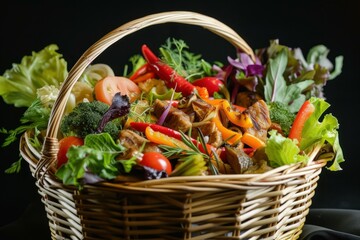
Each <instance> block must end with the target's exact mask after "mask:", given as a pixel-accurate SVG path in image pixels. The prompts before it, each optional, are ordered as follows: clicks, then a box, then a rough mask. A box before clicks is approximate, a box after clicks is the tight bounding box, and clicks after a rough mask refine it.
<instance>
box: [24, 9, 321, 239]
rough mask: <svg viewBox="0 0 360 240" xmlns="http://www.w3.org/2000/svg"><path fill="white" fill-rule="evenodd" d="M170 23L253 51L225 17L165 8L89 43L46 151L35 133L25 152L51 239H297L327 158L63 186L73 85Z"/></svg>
mask: <svg viewBox="0 0 360 240" xmlns="http://www.w3.org/2000/svg"><path fill="white" fill-rule="evenodd" d="M167 22H175V23H184V24H190V25H197V26H201V27H204V28H206V29H208V30H209V31H211V32H213V33H215V34H217V35H219V36H221V37H222V38H224V39H225V40H227V41H228V42H229V43H231V44H232V45H234V46H235V47H236V48H239V49H242V50H243V51H244V52H246V53H248V54H249V55H250V56H252V57H254V53H253V51H252V49H251V48H250V47H249V46H248V45H247V44H246V42H245V41H244V40H243V39H242V38H241V37H240V36H239V35H238V34H237V33H236V32H234V31H233V30H232V29H230V28H229V27H228V26H226V25H224V24H223V23H221V22H219V21H217V20H215V19H213V18H210V17H208V16H204V15H202V14H198V13H193V12H178V11H176V12H165V13H159V14H153V15H149V16H146V17H143V18H140V19H137V20H134V21H131V22H128V23H126V24H124V25H122V26H120V27H119V28H117V29H115V30H114V31H112V32H110V33H109V34H107V35H105V36H104V37H103V38H101V39H100V40H99V41H98V42H96V43H95V44H94V45H93V46H91V47H90V48H89V49H88V50H87V51H86V52H85V53H84V54H83V56H82V57H81V58H80V59H79V60H78V62H77V63H76V64H75V65H74V67H73V68H72V69H71V71H70V72H69V76H68V78H67V79H66V80H65V83H64V85H63V87H62V88H61V90H60V94H59V97H58V99H57V101H56V103H55V105H54V108H53V111H52V114H51V118H50V121H49V125H48V129H47V133H46V137H45V142H44V146H43V150H42V151H41V152H40V153H39V152H37V151H36V150H35V149H33V148H32V147H31V144H30V142H29V134H30V133H25V134H24V135H23V136H22V138H21V141H20V152H21V154H22V156H23V158H24V159H25V160H26V161H27V162H28V163H29V166H30V170H31V172H32V174H33V176H34V177H35V178H36V185H37V187H38V189H39V194H40V195H41V199H42V202H43V203H44V205H45V209H46V213H47V217H48V220H49V227H50V230H51V238H52V239H89V240H95V239H98V240H100V239H297V238H298V237H299V235H300V234H301V229H302V226H303V224H304V222H305V218H306V215H307V214H308V209H309V207H310V205H311V199H312V197H313V195H314V192H315V188H316V186H317V181H318V179H319V174H320V173H321V170H322V167H323V166H324V165H325V161H321V160H319V159H317V160H314V161H312V163H311V164H309V165H308V166H305V167H304V166H302V165H300V164H295V165H291V166H283V167H279V168H276V169H273V170H271V171H269V172H266V173H263V174H242V175H241V174H238V175H217V176H196V177H171V178H166V179H159V180H147V181H141V182H114V183H111V182H106V183H100V184H96V185H86V186H85V187H84V189H83V190H82V191H79V190H78V189H77V188H74V187H71V186H65V185H63V184H62V183H61V182H60V181H59V180H57V178H56V177H55V176H54V169H53V167H52V165H53V164H54V163H55V162H56V154H57V151H58V139H57V134H58V129H59V125H60V120H61V118H62V115H63V112H64V108H65V105H66V101H67V98H68V96H69V94H70V91H71V89H72V87H73V85H74V84H75V83H76V81H77V80H78V79H79V78H80V76H81V74H82V73H83V72H84V70H85V68H86V67H87V66H88V65H89V64H90V63H91V62H92V61H93V60H94V59H95V58H96V57H97V56H99V55H100V54H101V53H102V52H103V51H104V50H105V49H107V48H108V47H109V46H111V45H112V44H113V43H115V42H116V41H118V40H120V39H121V38H123V37H125V36H126V35H129V34H131V33H133V32H135V31H138V30H141V29H143V28H145V27H148V26H151V25H156V24H162V23H167Z"/></svg>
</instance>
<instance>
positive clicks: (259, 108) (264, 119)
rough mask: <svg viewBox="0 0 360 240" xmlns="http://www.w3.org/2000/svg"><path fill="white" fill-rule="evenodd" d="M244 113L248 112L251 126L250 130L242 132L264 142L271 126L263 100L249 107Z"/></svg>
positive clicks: (246, 129)
mask: <svg viewBox="0 0 360 240" xmlns="http://www.w3.org/2000/svg"><path fill="white" fill-rule="evenodd" d="M246 111H248V112H249V114H250V117H251V120H252V122H253V126H252V127H250V128H245V129H244V131H245V132H248V133H250V134H252V135H254V136H256V137H258V138H260V139H261V140H263V141H264V142H265V141H266V138H267V132H268V129H269V128H270V126H271V120H270V113H269V109H268V106H267V105H266V103H265V102H264V100H259V101H257V102H256V103H254V104H253V105H251V106H250V107H249V108H248V109H247V110H246Z"/></svg>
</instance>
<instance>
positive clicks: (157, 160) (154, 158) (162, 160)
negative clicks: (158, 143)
mask: <svg viewBox="0 0 360 240" xmlns="http://www.w3.org/2000/svg"><path fill="white" fill-rule="evenodd" d="M140 164H141V165H143V166H146V167H150V168H153V169H156V170H158V171H163V170H165V172H166V173H167V174H168V175H170V173H171V172H172V166H171V163H170V161H169V159H167V157H165V156H164V155H163V154H161V153H159V152H145V153H144V155H143V157H142V160H141V162H140Z"/></svg>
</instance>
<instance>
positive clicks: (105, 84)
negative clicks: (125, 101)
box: [94, 76, 141, 105]
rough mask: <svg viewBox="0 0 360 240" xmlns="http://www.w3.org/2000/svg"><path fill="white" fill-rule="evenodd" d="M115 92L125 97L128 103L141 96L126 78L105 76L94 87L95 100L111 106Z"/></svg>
mask: <svg viewBox="0 0 360 240" xmlns="http://www.w3.org/2000/svg"><path fill="white" fill-rule="evenodd" d="M117 92H120V93H121V95H127V96H128V97H129V99H130V102H134V101H135V100H136V99H137V98H139V96H140V94H141V90H140V88H139V87H138V85H137V84H136V83H134V82H133V81H131V80H130V79H128V78H126V77H119V76H107V77H105V78H103V79H101V80H99V81H98V82H97V83H96V84H95V87H94V93H95V98H96V100H99V101H101V102H104V103H106V104H108V105H111V103H112V99H113V97H114V95H115V94H116V93H117Z"/></svg>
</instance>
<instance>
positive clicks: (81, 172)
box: [56, 133, 125, 187]
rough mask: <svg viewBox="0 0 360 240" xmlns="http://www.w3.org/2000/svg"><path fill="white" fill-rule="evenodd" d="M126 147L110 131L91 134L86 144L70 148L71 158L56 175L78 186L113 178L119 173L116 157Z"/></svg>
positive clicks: (68, 183) (86, 138)
mask: <svg viewBox="0 0 360 240" xmlns="http://www.w3.org/2000/svg"><path fill="white" fill-rule="evenodd" d="M124 149H125V148H124V147H123V146H122V145H120V144H117V143H115V142H114V140H113V139H112V138H111V136H110V134H108V133H100V134H89V135H87V136H86V137H85V141H84V145H82V146H72V147H71V148H70V149H69V150H68V153H67V156H68V159H69V160H68V162H67V163H66V164H64V165H62V166H61V167H60V168H59V169H58V171H57V172H56V176H57V177H58V178H59V179H61V180H62V181H63V183H64V184H66V185H75V186H78V187H81V186H82V185H83V184H86V183H94V180H97V181H101V180H103V179H113V178H115V177H116V176H117V175H118V174H119V163H118V161H117V160H116V159H115V158H116V156H117V155H119V154H120V153H121V152H123V151H124ZM89 179H90V180H89Z"/></svg>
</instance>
